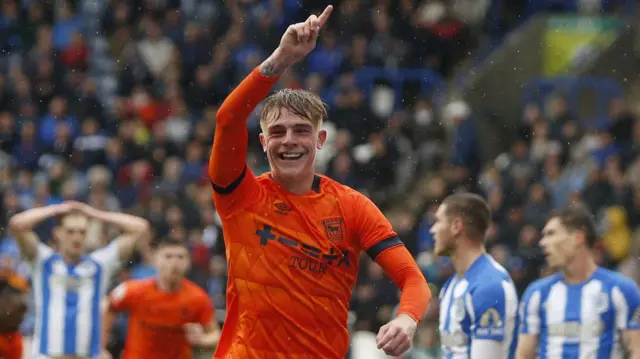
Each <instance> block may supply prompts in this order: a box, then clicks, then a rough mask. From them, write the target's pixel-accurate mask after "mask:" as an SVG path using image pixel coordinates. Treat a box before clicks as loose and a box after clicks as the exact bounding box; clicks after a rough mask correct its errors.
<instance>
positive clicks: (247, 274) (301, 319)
mask: <svg viewBox="0 0 640 359" xmlns="http://www.w3.org/2000/svg"><path fill="white" fill-rule="evenodd" d="M332 9H333V7H331V6H329V7H327V8H326V9H325V10H324V12H323V13H322V14H321V15H320V16H319V17H316V16H315V15H312V16H310V17H309V18H308V19H307V21H306V22H303V23H298V24H295V25H292V26H290V27H289V28H288V29H287V31H286V33H285V34H284V36H283V37H282V39H281V41H280V45H279V47H278V48H277V49H276V50H275V51H274V52H273V54H272V55H271V56H270V57H269V58H268V59H267V60H265V61H264V62H263V63H262V64H261V65H260V66H259V67H257V68H256V69H254V71H253V72H252V73H251V74H249V75H248V76H247V77H246V78H245V79H244V80H243V81H242V83H241V84H240V85H239V86H238V87H237V88H236V89H235V90H234V91H233V92H232V93H231V94H230V95H229V97H227V99H226V100H225V101H224V103H223V104H222V106H221V107H220V109H219V111H218V114H217V118H216V131H215V138H214V142H213V148H212V151H211V160H210V162H209V176H210V178H211V182H212V186H213V198H214V201H215V206H216V209H217V210H218V213H219V214H220V217H221V219H222V223H223V227H224V240H225V244H226V248H227V250H226V256H227V260H228V271H229V272H228V273H229V280H228V287H227V317H226V321H225V323H224V327H223V329H222V337H221V339H220V344H219V345H218V349H217V351H216V354H215V356H214V357H215V358H224V359H229V358H231V359H237V358H274V359H275V358H308V359H311V358H324V359H342V358H344V357H345V355H346V353H347V350H348V347H349V332H348V330H347V311H348V308H349V301H350V299H351V294H352V290H353V288H354V286H355V284H356V279H357V273H358V260H359V257H360V252H361V251H366V252H367V253H368V254H369V256H371V257H372V258H373V259H374V260H375V261H376V262H377V263H378V264H380V266H381V267H382V268H383V269H384V270H385V272H386V273H387V274H388V275H389V277H390V278H391V279H392V280H393V281H394V282H395V283H396V284H397V285H398V287H400V288H401V290H402V296H401V299H400V309H399V311H398V315H397V316H396V317H395V318H394V319H393V320H392V321H391V322H389V323H388V324H386V325H384V326H383V327H382V328H381V329H380V332H379V333H378V346H379V348H381V349H383V350H384V351H385V352H386V353H387V354H389V355H394V356H396V355H401V354H402V353H404V352H406V351H407V350H408V349H409V348H410V346H411V342H412V339H413V335H414V333H415V330H416V327H417V324H418V322H419V320H420V318H422V316H423V315H424V313H425V311H426V309H427V305H428V303H429V300H430V296H431V294H430V291H429V287H428V286H427V283H426V280H425V278H424V276H423V275H422V273H421V272H420V269H419V268H418V266H417V264H416V263H415V260H414V259H413V257H412V256H411V254H410V253H409V251H407V249H406V248H405V247H404V245H403V244H402V242H401V241H400V240H399V238H398V236H397V234H396V233H395V232H394V231H393V229H392V227H391V225H390V223H389V221H387V219H386V218H385V217H384V215H383V214H382V213H381V212H380V210H379V209H378V208H377V207H376V206H375V205H374V204H373V203H372V202H371V201H370V200H369V199H367V198H366V197H365V196H363V195H362V194H360V193H358V192H356V191H355V190H353V189H350V188H348V187H346V186H343V185H341V184H339V183H337V182H336V181H333V180H331V179H329V178H327V177H324V176H320V175H316V174H315V173H314V162H315V156H316V152H317V151H318V150H319V149H320V148H321V147H322V145H323V144H324V141H325V140H326V136H327V133H326V131H324V130H323V129H322V127H321V126H322V121H323V120H324V118H325V117H326V115H327V112H326V108H325V105H324V104H323V103H322V101H321V100H320V98H319V97H318V96H317V95H316V94H313V93H310V92H307V91H302V90H282V91H279V92H276V93H275V94H273V95H272V96H270V97H269V98H268V99H266V100H265V101H264V103H263V108H262V112H261V114H260V125H261V128H262V133H261V134H260V141H261V143H262V146H263V149H264V151H265V152H266V154H267V158H268V160H269V164H270V166H271V172H270V173H267V174H264V175H262V176H260V177H255V176H254V174H253V173H252V172H251V170H250V169H249V168H248V167H247V163H246V156H247V143H248V131H247V119H248V118H249V116H250V115H251V113H252V112H253V111H254V109H255V108H256V107H257V106H258V104H259V103H260V102H261V101H262V100H263V99H264V98H265V96H266V95H267V94H268V93H269V91H270V90H271V88H272V86H273V85H274V84H275V83H276V81H277V80H278V76H279V75H281V74H282V73H283V72H284V71H285V70H286V69H287V68H288V67H290V66H292V65H294V64H296V63H298V62H299V61H301V60H302V59H303V58H304V57H305V56H306V55H307V54H308V53H309V52H311V51H312V50H313V49H314V47H315V45H316V40H317V38H318V34H319V31H320V29H321V28H322V27H323V26H324V24H325V22H326V21H327V19H328V17H329V15H330V13H331V11H332Z"/></svg>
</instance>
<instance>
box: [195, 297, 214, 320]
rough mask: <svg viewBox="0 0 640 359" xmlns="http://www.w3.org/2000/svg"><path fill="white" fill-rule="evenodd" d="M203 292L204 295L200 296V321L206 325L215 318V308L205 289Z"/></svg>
mask: <svg viewBox="0 0 640 359" xmlns="http://www.w3.org/2000/svg"><path fill="white" fill-rule="evenodd" d="M202 294H203V295H201V296H199V298H200V300H199V302H198V303H199V307H200V310H199V311H198V323H200V324H201V325H202V326H205V325H207V324H209V323H210V322H211V320H212V319H213V316H214V308H213V305H212V304H211V300H210V299H209V297H208V296H207V294H206V293H204V291H203V292H202Z"/></svg>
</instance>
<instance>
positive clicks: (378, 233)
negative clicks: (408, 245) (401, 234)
mask: <svg viewBox="0 0 640 359" xmlns="http://www.w3.org/2000/svg"><path fill="white" fill-rule="evenodd" d="M352 199H353V201H352V205H353V208H351V210H352V213H354V216H353V217H352V226H353V227H354V228H355V231H356V235H357V236H358V240H359V244H360V248H362V249H363V250H365V251H366V252H367V254H368V255H369V257H371V259H373V260H375V259H376V258H377V257H378V256H379V255H380V254H381V253H382V252H384V251H385V250H387V249H389V248H393V247H396V246H402V245H403V243H402V242H401V241H400V238H398V234H397V233H396V232H395V231H394V230H393V227H392V226H391V223H389V220H387V218H386V217H385V216H384V214H382V212H381V211H380V209H379V208H378V207H377V206H376V205H375V204H374V203H373V202H372V201H371V200H370V199H369V198H367V197H365V196H364V195H362V194H360V193H358V192H355V193H354V194H353V197H352Z"/></svg>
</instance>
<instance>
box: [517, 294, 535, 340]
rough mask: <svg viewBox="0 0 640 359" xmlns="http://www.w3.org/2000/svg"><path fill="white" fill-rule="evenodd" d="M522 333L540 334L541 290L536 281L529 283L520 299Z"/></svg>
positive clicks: (520, 329)
mask: <svg viewBox="0 0 640 359" xmlns="http://www.w3.org/2000/svg"><path fill="white" fill-rule="evenodd" d="M518 315H519V317H520V318H519V319H520V320H519V322H520V328H519V330H518V331H519V332H520V334H529V335H538V334H540V290H539V288H537V285H536V282H534V283H532V284H531V285H529V287H528V288H527V290H526V291H525V292H524V295H523V296H522V300H521V301H520V310H519V313H518Z"/></svg>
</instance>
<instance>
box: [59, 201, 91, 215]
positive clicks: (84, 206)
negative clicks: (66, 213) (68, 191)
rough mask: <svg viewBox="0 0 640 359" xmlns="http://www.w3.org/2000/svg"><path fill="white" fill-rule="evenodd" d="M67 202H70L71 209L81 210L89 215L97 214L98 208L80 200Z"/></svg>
mask: <svg viewBox="0 0 640 359" xmlns="http://www.w3.org/2000/svg"><path fill="white" fill-rule="evenodd" d="M65 204H68V205H69V206H70V208H71V210H74V211H80V212H82V213H84V214H86V215H87V216H90V217H93V216H95V214H96V212H97V209H95V208H93V207H91V206H90V205H88V204H86V203H82V202H78V201H67V202H65Z"/></svg>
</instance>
